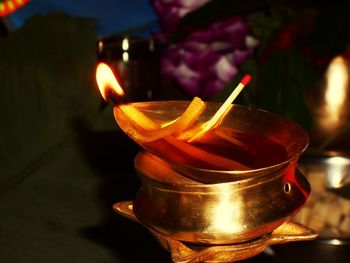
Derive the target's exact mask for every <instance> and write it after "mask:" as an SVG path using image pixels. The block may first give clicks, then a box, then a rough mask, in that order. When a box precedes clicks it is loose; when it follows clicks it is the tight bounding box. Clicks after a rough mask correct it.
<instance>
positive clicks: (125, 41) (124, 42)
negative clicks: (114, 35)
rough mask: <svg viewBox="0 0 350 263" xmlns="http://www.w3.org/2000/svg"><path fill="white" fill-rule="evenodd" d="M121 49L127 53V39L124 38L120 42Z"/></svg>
mask: <svg viewBox="0 0 350 263" xmlns="http://www.w3.org/2000/svg"><path fill="white" fill-rule="evenodd" d="M122 49H123V50H124V51H127V50H128V49H129V39H127V38H124V39H123V42H122Z"/></svg>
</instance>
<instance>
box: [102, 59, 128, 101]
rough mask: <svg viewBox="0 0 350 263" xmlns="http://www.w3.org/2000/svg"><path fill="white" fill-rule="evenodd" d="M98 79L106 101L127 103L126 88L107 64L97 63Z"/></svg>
mask: <svg viewBox="0 0 350 263" xmlns="http://www.w3.org/2000/svg"><path fill="white" fill-rule="evenodd" d="M96 81H97V86H98V88H99V89H100V92H101V95H102V97H103V99H104V100H105V101H108V100H111V101H112V102H113V103H114V104H115V105H120V104H126V103H127V102H126V100H125V98H124V90H123V89H122V87H121V86H120V84H119V82H118V80H117V79H116V77H115V75H114V73H113V71H112V70H111V68H110V67H109V66H108V65H107V64H105V63H99V64H98V65H97V68H96Z"/></svg>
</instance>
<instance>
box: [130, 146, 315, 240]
mask: <svg viewBox="0 0 350 263" xmlns="http://www.w3.org/2000/svg"><path fill="white" fill-rule="evenodd" d="M135 167H136V170H137V172H138V174H139V176H140V178H141V180H142V182H143V185H142V187H141V189H140V191H139V193H138V194H137V196H136V199H135V200H134V208H133V209H134V212H135V215H136V216H137V218H138V219H139V220H140V221H141V222H143V223H144V224H145V225H147V226H149V227H151V228H152V229H155V230H156V231H157V232H159V233H162V234H164V235H166V236H170V237H171V238H173V239H176V240H180V241H184V242H190V243H197V244H218V245H220V244H233V243H242V242H245V241H248V240H252V239H254V238H257V237H261V236H263V235H266V234H268V233H270V232H272V231H273V230H274V229H276V228H277V227H278V226H280V225H281V224H282V223H284V222H285V221H287V220H288V218H289V217H290V215H292V214H293V213H294V212H295V211H297V210H298V209H299V208H300V207H301V206H302V205H303V204H304V203H305V201H306V200H307V197H308V195H309V193H310V187H309V184H308V182H307V181H306V179H305V177H304V176H303V175H302V174H301V173H299V172H296V173H295V172H294V166H287V167H285V168H283V169H281V170H279V171H277V172H272V173H271V174H269V175H268V176H263V177H255V178H247V179H242V180H238V181H234V182H228V183H218V184H203V183H200V182H196V181H194V180H192V179H190V178H187V177H185V176H183V175H181V174H179V173H178V172H176V171H175V170H174V169H173V167H172V166H171V165H169V164H168V163H167V162H165V161H164V160H162V159H160V158H158V157H156V156H155V155H153V154H150V153H149V152H141V153H140V154H138V156H137V157H136V159H135Z"/></svg>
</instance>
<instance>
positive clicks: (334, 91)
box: [322, 56, 349, 128]
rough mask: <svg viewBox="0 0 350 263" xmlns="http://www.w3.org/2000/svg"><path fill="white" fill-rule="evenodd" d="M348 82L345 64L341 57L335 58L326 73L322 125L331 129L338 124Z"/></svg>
mask: <svg viewBox="0 0 350 263" xmlns="http://www.w3.org/2000/svg"><path fill="white" fill-rule="evenodd" d="M348 82H349V76H348V69H347V63H346V61H345V60H344V58H343V57H341V56H337V57H335V58H334V59H333V60H332V62H331V64H330V65H329V67H328V69H327V72H326V90H325V97H324V100H325V107H324V114H325V115H324V118H323V121H322V124H323V126H324V127H325V128H333V127H335V126H338V125H339V124H340V123H339V121H340V117H341V114H342V110H343V107H344V103H345V100H346V93H347V87H348Z"/></svg>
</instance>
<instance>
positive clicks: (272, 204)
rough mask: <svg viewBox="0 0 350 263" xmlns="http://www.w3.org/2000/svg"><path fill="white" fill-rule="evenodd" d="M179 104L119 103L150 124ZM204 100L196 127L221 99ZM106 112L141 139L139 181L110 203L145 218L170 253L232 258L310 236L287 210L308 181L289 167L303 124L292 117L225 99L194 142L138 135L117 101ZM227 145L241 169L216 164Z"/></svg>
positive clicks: (303, 138)
mask: <svg viewBox="0 0 350 263" xmlns="http://www.w3.org/2000/svg"><path fill="white" fill-rule="evenodd" d="M188 105H189V102H188V101H153V102H138V103H128V107H131V108H132V109H133V112H135V111H136V112H137V114H140V115H142V116H145V118H147V119H150V120H152V123H153V121H154V122H155V123H157V125H159V126H160V127H162V126H164V125H166V124H168V123H171V122H173V121H174V120H177V119H179V118H180V117H181V114H183V113H184V112H185V111H186V108H187V107H188ZM205 106H206V107H205V110H204V111H203V112H202V113H201V114H200V116H199V117H198V118H196V120H195V123H194V124H193V125H194V126H196V127H202V124H203V123H207V122H208V121H209V120H210V119H211V118H212V116H213V115H214V114H215V113H216V112H218V110H219V109H220V107H221V106H222V105H221V104H219V103H205ZM114 114H115V118H116V120H117V122H118V125H119V126H120V128H121V129H122V130H123V131H124V132H125V133H126V134H127V135H129V136H130V137H131V138H132V139H134V140H135V141H137V142H138V143H139V144H140V146H142V148H143V149H142V151H140V153H139V154H138V155H137V156H136V158H135V169H136V171H137V173H138V175H139V177H140V179H141V180H142V183H143V184H142V187H141V189H140V190H139V192H138V194H137V196H136V197H135V200H133V201H124V202H120V203H117V204H115V205H114V210H115V211H116V212H117V213H119V214H121V215H123V216H126V217H127V218H130V219H132V220H134V221H136V222H138V223H140V224H142V225H144V226H145V227H147V228H148V229H149V231H150V232H151V233H152V234H153V235H154V236H155V237H156V238H157V239H158V240H159V242H160V244H161V245H162V246H163V247H164V248H165V249H167V250H169V252H170V253H171V257H172V260H173V261H174V262H232V261H237V260H243V259H246V258H249V257H252V256H254V255H256V254H258V253H260V252H262V251H263V250H264V249H265V248H267V247H268V246H270V245H273V244H282V243H286V242H291V241H302V240H311V239H314V238H316V237H317V233H316V232H315V231H313V230H312V229H310V228H308V227H305V226H303V225H301V224H298V223H296V222H293V221H292V220H291V219H290V218H291V216H293V215H294V214H295V213H296V212H297V211H298V210H299V209H300V208H301V207H302V206H303V205H304V204H305V202H306V200H307V199H308V196H309V194H310V190H311V189H310V186H309V184H308V182H307V180H306V179H305V177H304V176H303V175H302V174H301V173H300V172H299V171H297V170H296V163H297V160H298V157H299V155H300V154H301V153H302V152H303V151H304V150H305V149H306V147H307V145H308V136H307V134H306V132H305V131H304V130H303V129H302V128H301V127H299V126H298V125H297V124H295V123H293V122H291V121H288V120H285V119H283V118H281V117H279V116H277V115H274V114H271V113H269V112H265V111H262V110H258V109H254V108H249V107H245V106H240V105H235V104H232V105H231V106H230V107H228V110H227V111H226V112H225V117H224V118H223V119H222V120H221V121H220V125H219V127H217V128H215V129H214V132H209V133H208V134H206V135H205V136H204V137H203V139H201V140H200V141H199V143H184V142H182V141H178V140H173V139H171V140H169V139H164V140H163V139H160V140H156V141H155V142H140V141H138V140H137V137H135V134H134V130H133V129H132V128H130V121H129V119H128V118H126V117H125V114H123V110H121V107H119V106H116V107H115V110H114ZM135 125H137V124H135ZM213 141H215V143H212V142H213ZM201 142H202V144H201ZM210 143H212V144H210ZM227 145H233V147H231V148H230V147H228V148H227V147H226V146H227ZM233 152H235V153H236V155H235V159H237V160H238V161H239V162H238V163H239V165H240V167H241V168H242V169H235V170H234V169H224V168H222V167H221V166H220V162H221V160H223V163H225V162H227V163H228V164H231V163H230V161H229V160H228V159H229V157H230V156H231V155H232V154H233ZM213 153H220V155H219V157H217V155H216V154H213ZM221 154H222V155H221ZM222 156H223V157H222ZM216 158H218V159H216ZM227 167H228V166H227Z"/></svg>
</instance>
